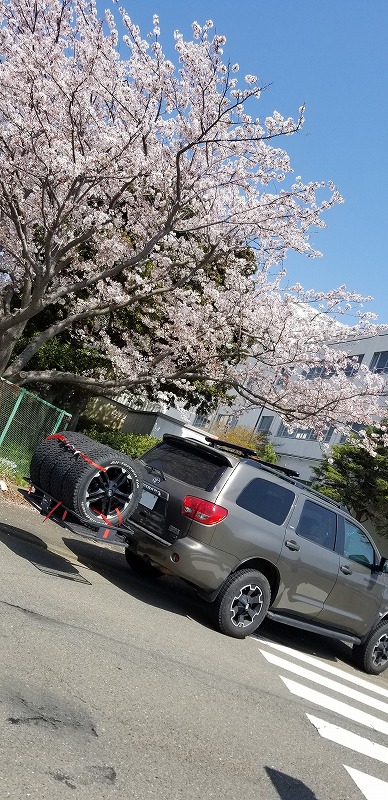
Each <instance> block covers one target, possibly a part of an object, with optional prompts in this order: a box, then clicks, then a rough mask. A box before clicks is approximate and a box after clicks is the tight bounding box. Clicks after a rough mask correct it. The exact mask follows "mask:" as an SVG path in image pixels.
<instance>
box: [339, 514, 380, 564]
mask: <svg viewBox="0 0 388 800" xmlns="http://www.w3.org/2000/svg"><path fill="white" fill-rule="evenodd" d="M343 549H344V552H343V555H344V556H345V558H348V559H349V561H357V563H358V564H363V565H364V566H365V567H373V565H374V562H375V551H374V549H373V547H372V545H371V543H370V541H369V539H368V537H367V536H365V533H364V531H362V530H360V528H357V526H356V525H354V524H353V523H352V522H350V521H349V520H347V519H344V548H343Z"/></svg>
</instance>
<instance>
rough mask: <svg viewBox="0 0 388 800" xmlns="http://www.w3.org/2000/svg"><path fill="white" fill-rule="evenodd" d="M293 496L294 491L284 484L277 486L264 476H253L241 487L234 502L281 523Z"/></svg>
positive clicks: (270, 520) (276, 523)
mask: <svg viewBox="0 0 388 800" xmlns="http://www.w3.org/2000/svg"><path fill="white" fill-rule="evenodd" d="M294 497H295V493H294V492H292V491H291V490H290V489H286V488H285V486H279V484H277V483H273V482H272V481H266V480H264V478H254V480H253V481H251V482H250V483H248V485H247V486H246V487H245V489H243V491H242V492H241V494H240V495H239V496H238V498H237V500H236V504H237V505H238V506H240V507H241V508H245V509H246V510H247V511H251V512H252V514H256V515H257V516H258V517H262V518H263V519H267V520H268V522H274V523H275V525H282V524H283V522H284V520H285V518H286V516H287V514H288V512H289V510H290V508H291V506H292V503H293V500H294Z"/></svg>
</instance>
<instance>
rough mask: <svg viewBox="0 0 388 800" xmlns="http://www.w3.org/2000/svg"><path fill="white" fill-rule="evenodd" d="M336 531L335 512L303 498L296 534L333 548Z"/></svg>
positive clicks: (330, 548)
mask: <svg viewBox="0 0 388 800" xmlns="http://www.w3.org/2000/svg"><path fill="white" fill-rule="evenodd" d="M336 531H337V514H335V512H334V511H330V510H329V509H328V508H325V507H324V506H319V505H318V504H317V503H312V502H311V500H305V503H304V506H303V510H302V513H301V515H300V518H299V522H298V525H297V527H296V533H297V534H298V536H303V538H304V539H309V541H310V542H314V543H315V544H319V545H321V547H326V548H327V549H328V550H334V546H335V537H336Z"/></svg>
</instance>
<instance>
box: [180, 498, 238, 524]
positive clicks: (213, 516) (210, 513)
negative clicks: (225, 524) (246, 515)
mask: <svg viewBox="0 0 388 800" xmlns="http://www.w3.org/2000/svg"><path fill="white" fill-rule="evenodd" d="M182 514H183V516H184V517H190V519H194V520H195V521H196V522H201V523H202V525H216V523H217V522H222V520H223V519H226V517H227V516H228V511H227V509H226V508H223V507H222V506H217V505H216V504H215V503H210V502H209V500H201V498H200V497H192V496H191V495H186V497H184V498H183V501H182Z"/></svg>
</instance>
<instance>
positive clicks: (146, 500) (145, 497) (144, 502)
mask: <svg viewBox="0 0 388 800" xmlns="http://www.w3.org/2000/svg"><path fill="white" fill-rule="evenodd" d="M157 499H158V498H157V496H156V495H155V494H151V492H147V490H146V489H143V494H142V496H141V499H140V505H141V506H144V508H149V509H150V511H152V509H153V508H154V506H155V504H156V501H157Z"/></svg>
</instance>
